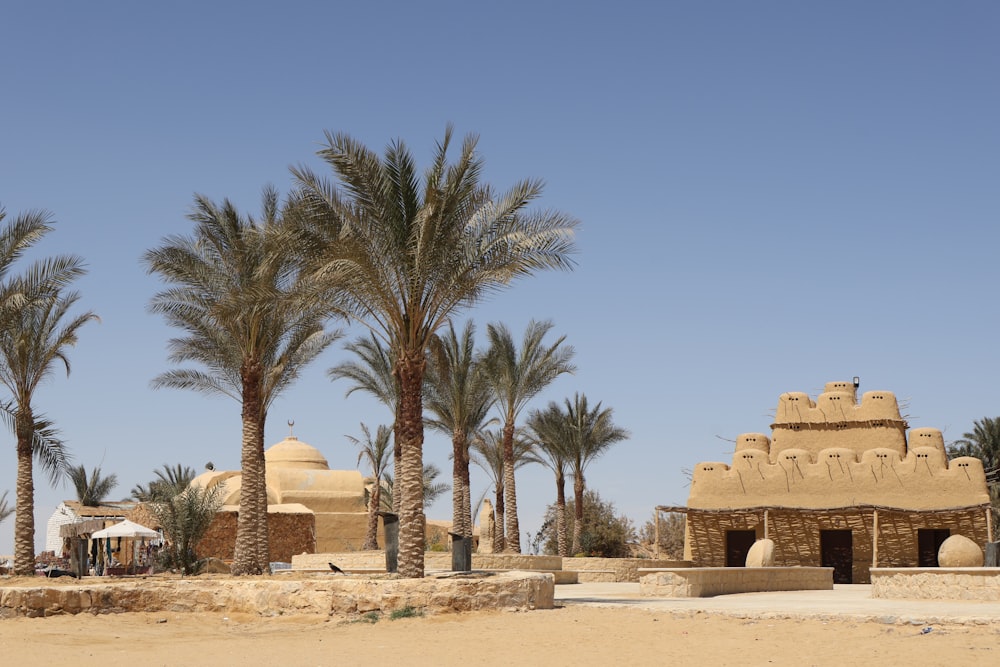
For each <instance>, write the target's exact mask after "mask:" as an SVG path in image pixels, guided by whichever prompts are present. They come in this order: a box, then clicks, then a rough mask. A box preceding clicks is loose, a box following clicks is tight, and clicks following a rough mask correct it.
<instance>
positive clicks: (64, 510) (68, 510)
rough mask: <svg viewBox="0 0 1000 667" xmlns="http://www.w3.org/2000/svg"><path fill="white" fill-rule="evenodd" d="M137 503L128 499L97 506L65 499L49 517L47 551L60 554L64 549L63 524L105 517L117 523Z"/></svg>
mask: <svg viewBox="0 0 1000 667" xmlns="http://www.w3.org/2000/svg"><path fill="white" fill-rule="evenodd" d="M135 506H136V503H134V502H131V501H127V502H121V503H105V504H104V505H99V506H97V507H86V506H84V505H81V504H80V502H79V501H76V500H64V501H62V502H61V503H59V506H58V507H56V509H55V511H54V512H53V513H52V516H50V517H49V521H48V524H47V525H46V529H45V551H54V552H55V553H56V555H59V554H60V553H61V551H62V546H63V538H62V537H61V536H60V534H59V529H60V528H61V527H62V526H65V525H68V524H71V523H80V522H82V521H88V520H91V519H103V520H104V521H109V522H113V523H117V522H119V521H123V520H124V519H126V518H128V515H129V513H130V512H131V511H132V510H133V509H135Z"/></svg>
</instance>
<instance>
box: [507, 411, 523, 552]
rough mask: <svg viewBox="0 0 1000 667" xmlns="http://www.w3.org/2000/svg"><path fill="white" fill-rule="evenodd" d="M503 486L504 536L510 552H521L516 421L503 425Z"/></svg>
mask: <svg viewBox="0 0 1000 667" xmlns="http://www.w3.org/2000/svg"><path fill="white" fill-rule="evenodd" d="M503 486H504V504H505V505H506V510H507V513H506V516H505V520H506V523H505V524H504V538H505V539H506V542H507V544H506V548H505V549H504V551H507V552H510V553H516V554H519V553H521V527H520V526H519V525H518V522H517V487H516V485H515V483H514V422H513V420H511V421H508V422H507V423H506V424H504V427H503Z"/></svg>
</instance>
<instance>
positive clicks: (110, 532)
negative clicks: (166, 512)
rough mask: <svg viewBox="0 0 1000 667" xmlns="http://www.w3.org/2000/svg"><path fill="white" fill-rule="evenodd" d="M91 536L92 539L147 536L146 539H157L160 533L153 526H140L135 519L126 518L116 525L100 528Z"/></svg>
mask: <svg viewBox="0 0 1000 667" xmlns="http://www.w3.org/2000/svg"><path fill="white" fill-rule="evenodd" d="M90 537H91V539H94V538H97V539H102V538H109V537H132V538H136V537H145V538H146V539H154V540H155V539H157V538H159V537H160V534H159V533H158V532H156V531H155V530H153V529H152V528H146V527H145V526H140V525H139V524H137V523H135V522H133V521H129V520H128V519H125V520H124V521H122V522H121V523H116V524H115V525H113V526H110V527H108V528H105V529H104V530H99V531H97V532H96V533H93V534H91V536H90Z"/></svg>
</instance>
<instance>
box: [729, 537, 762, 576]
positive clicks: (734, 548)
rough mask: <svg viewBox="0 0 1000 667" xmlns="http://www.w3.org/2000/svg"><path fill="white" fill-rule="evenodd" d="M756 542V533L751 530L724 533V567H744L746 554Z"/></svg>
mask: <svg viewBox="0 0 1000 667" xmlns="http://www.w3.org/2000/svg"><path fill="white" fill-rule="evenodd" d="M756 541H757V532H756V531H753V530H727V531H726V567H746V564H747V554H748V553H750V547H752V546H753V543H754V542H756Z"/></svg>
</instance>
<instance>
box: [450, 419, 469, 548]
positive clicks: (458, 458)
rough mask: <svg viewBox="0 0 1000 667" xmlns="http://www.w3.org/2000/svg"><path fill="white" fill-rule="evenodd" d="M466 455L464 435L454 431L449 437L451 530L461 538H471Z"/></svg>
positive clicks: (467, 452)
mask: <svg viewBox="0 0 1000 667" xmlns="http://www.w3.org/2000/svg"><path fill="white" fill-rule="evenodd" d="M468 454H469V447H468V444H467V441H466V439H465V434H464V433H462V432H461V431H460V430H455V431H454V432H453V433H452V435H451V461H452V465H451V529H452V532H454V533H455V534H456V535H461V536H462V537H472V508H471V500H470V494H469V458H468Z"/></svg>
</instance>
